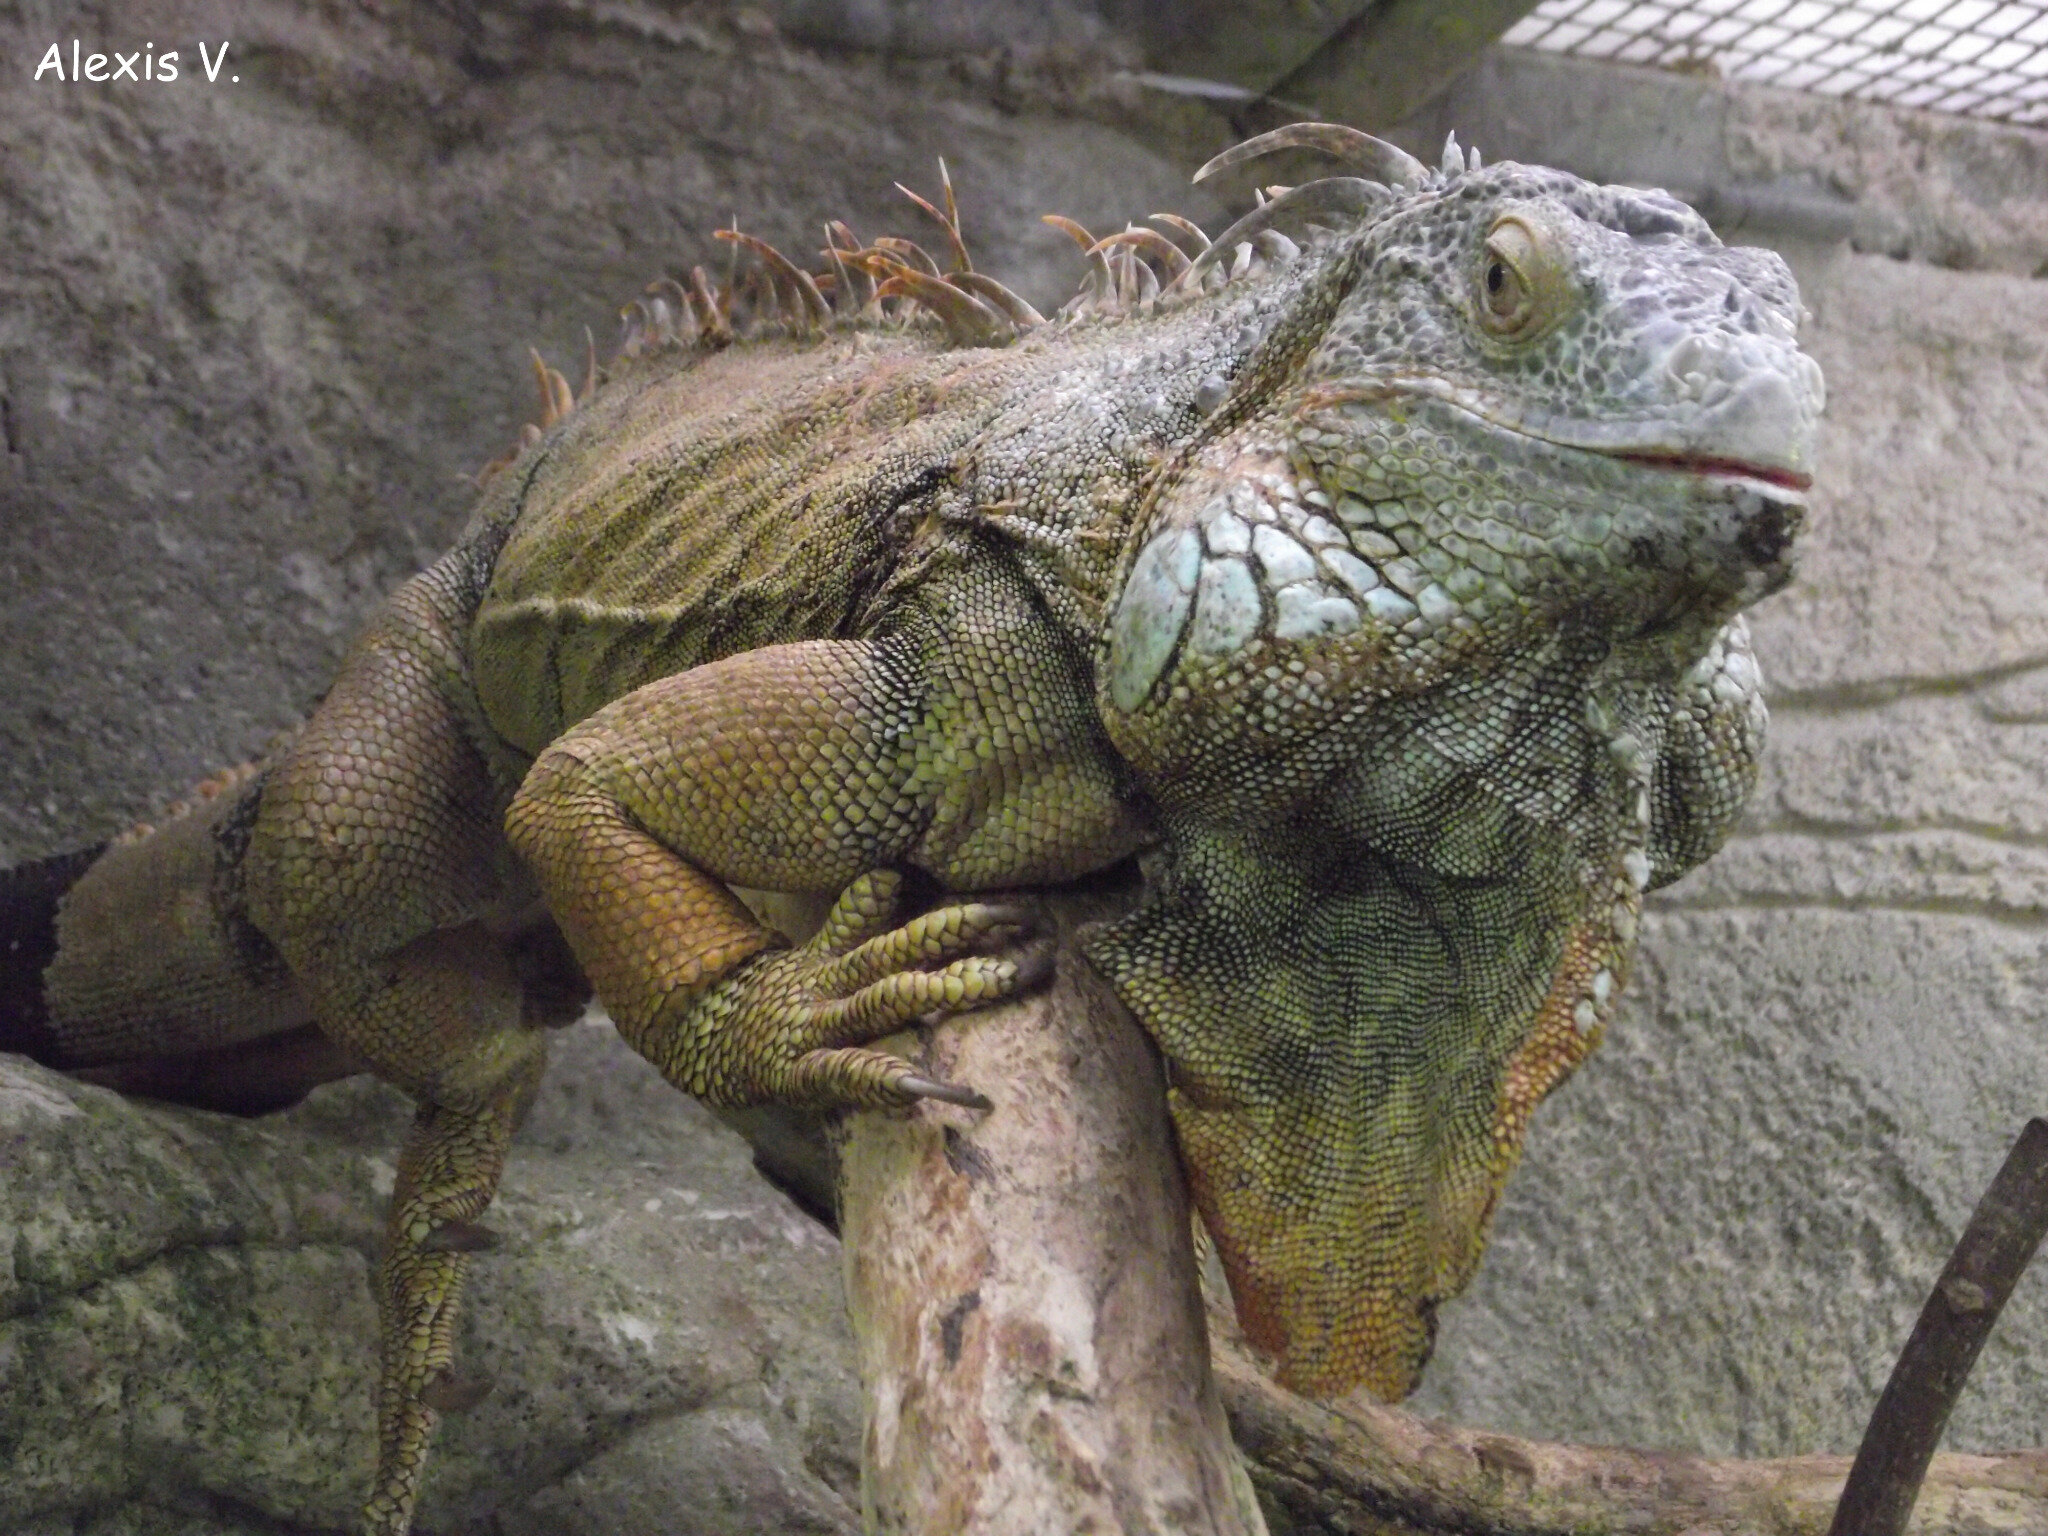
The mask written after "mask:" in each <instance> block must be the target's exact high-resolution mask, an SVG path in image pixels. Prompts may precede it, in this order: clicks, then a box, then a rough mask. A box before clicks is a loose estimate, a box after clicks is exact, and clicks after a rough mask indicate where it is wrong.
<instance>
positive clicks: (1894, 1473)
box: [1828, 1120, 2048, 1536]
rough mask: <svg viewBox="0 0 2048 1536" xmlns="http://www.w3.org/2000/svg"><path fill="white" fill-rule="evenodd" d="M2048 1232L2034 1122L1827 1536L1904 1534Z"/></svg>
mask: <svg viewBox="0 0 2048 1536" xmlns="http://www.w3.org/2000/svg"><path fill="white" fill-rule="evenodd" d="M2044 1234H2048V1120H2029V1121H2028V1122H2027V1124H2026V1129H2024V1130H2023V1131H2021V1132H2020V1136H2019V1140H2018V1141H2016V1142H2014V1143H2013V1147H2012V1151H2010V1152H2009V1153H2007V1154H2006V1158H2005V1163H2004V1166H2002V1167H2001V1168H2000V1169H1999V1170H1998V1176H1997V1177H1996V1178H1994V1179H1993V1180H1992V1181H1991V1187H1990V1188H1989V1189H1987V1190H1985V1191H1984V1198H1983V1199H1981V1200H1979V1201H1978V1202H1977V1209H1976V1210H1975V1211H1973V1212H1971V1214H1970V1221H1969V1225H1968V1226H1966V1227H1964V1229H1963V1235H1962V1237H1961V1238H1960V1239H1958V1240H1957V1242H1956V1246H1955V1251H1954V1252H1953V1253H1952V1254H1950V1255H1949V1261H1948V1263H1947V1265H1945V1266H1944V1267H1943V1269H1942V1271H1941V1277H1940V1278H1939V1279H1938V1280H1936V1281H1935V1282H1934V1290H1933V1292H1932V1294H1930V1295H1929V1296H1928V1298H1927V1305H1926V1306H1925V1307H1923V1308H1922V1309H1921V1311H1920V1320H1919V1321H1918V1322H1917V1323H1915V1324H1914V1326H1913V1334H1912V1337H1911V1338H1909V1339H1907V1340H1906V1347H1905V1349H1904V1350H1903V1351H1902V1352H1901V1353H1900V1355H1899V1359H1898V1363H1897V1364H1895V1365H1894V1366H1893V1367H1892V1374H1891V1379H1890V1380H1889V1381H1887V1382H1886V1383H1885V1388H1884V1393H1883V1395H1882V1396H1880V1397H1879V1398H1878V1400H1877V1407H1876V1408H1875V1409H1873V1410H1872V1412H1871V1415H1870V1427H1869V1429H1867V1430H1865V1431H1864V1434H1863V1444H1862V1446H1861V1447H1860V1448H1859V1449H1858V1450H1857V1452H1856V1465H1855V1467H1854V1468H1853V1469H1852V1470H1851V1472H1850V1474H1849V1484H1848V1487H1846V1488H1845V1489H1844V1490H1843V1491H1842V1502H1841V1505H1840V1507H1839V1508H1838V1509H1837V1510H1836V1511H1835V1523H1834V1524H1833V1525H1832V1526H1830V1527H1829V1528H1828V1536H1899V1533H1900V1532H1902V1531H1904V1530H1905V1529H1906V1517H1907V1516H1908V1515H1909V1514H1911V1513H1912V1510H1913V1500H1914V1497H1915V1495H1916V1494H1917V1493H1918V1492H1919V1488H1920V1478H1921V1474H1922V1473H1924V1472H1925V1471H1926V1470H1927V1464H1928V1461H1929V1460H1930V1459H1931V1458H1932V1457H1933V1455H1934V1448H1935V1446H1936V1445H1938V1444H1940V1442H1941V1432H1942V1430H1943V1428H1945V1427H1946V1426H1947V1424H1948V1416H1949V1412H1950V1410H1951V1409H1953V1408H1954V1407H1955V1405H1956V1397H1957V1395H1958V1394H1959V1393H1961V1391H1962V1390H1963V1383H1964V1382H1965V1381H1967V1380H1968V1379H1969V1376H1970V1367H1971V1366H1973V1365H1975V1364H1976V1363H1977V1351H1978V1350H1980V1349H1982V1348H1983V1347H1984V1340H1985V1339H1986V1338H1988V1337H1989V1336H1990V1334H1991V1325H1992V1324H1993V1323H1995V1322H1997V1321H1998V1314H1999V1313H2000V1312H2001V1311H2003V1310H2004V1308H2005V1303H2006V1298H2007V1297H2009V1296H2011V1295H2012V1288H2013V1287H2014V1286H2015V1285H2016V1284H2018V1283H2019V1278H2020V1275H2021V1273H2022V1272H2023V1271H2024V1270H2025V1269H2026V1267H2027V1261H2028V1260H2030V1259H2031V1258H2033V1256H2034V1250H2035V1249H2037V1248H2039V1247H2040V1246H2041V1238H2042V1236H2043V1235H2044Z"/></svg>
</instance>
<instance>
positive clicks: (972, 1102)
mask: <svg viewBox="0 0 2048 1536" xmlns="http://www.w3.org/2000/svg"><path fill="white" fill-rule="evenodd" d="M896 1087H898V1088H900V1089H901V1090H902V1091H903V1092H905V1093H914V1094H916V1095H917V1096H918V1097H919V1098H921V1099H937V1100H938V1101H939V1102H940V1103H941V1104H958V1105H960V1106H961V1107H962V1108H963V1109H994V1108H995V1105H993V1104H991V1103H990V1102H989V1101H988V1100H987V1099H986V1098H985V1097H983V1096H982V1095H981V1094H978V1093H976V1092H975V1091H974V1090H973V1089H972V1088H963V1087H962V1086H960V1085H959V1084H958V1083H941V1082H937V1081H935V1080H934V1079H932V1078H929V1077H919V1076H918V1075H917V1074H916V1073H915V1072H907V1073H905V1074H904V1075H903V1076H902V1077H899V1078H897V1079H896Z"/></svg>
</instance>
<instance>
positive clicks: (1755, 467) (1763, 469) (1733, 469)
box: [1610, 452, 1813, 495]
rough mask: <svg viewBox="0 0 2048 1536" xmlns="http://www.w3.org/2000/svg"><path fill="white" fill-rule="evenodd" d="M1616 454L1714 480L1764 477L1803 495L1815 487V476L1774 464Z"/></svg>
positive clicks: (1679, 455) (1768, 482)
mask: <svg viewBox="0 0 2048 1536" xmlns="http://www.w3.org/2000/svg"><path fill="white" fill-rule="evenodd" d="M1610 457H1612V458H1617V459H1622V460H1624V461H1626V462H1627V463H1630V464H1647V465H1649V466H1650V468H1652V469H1670V470H1678V471H1682V472H1684V473H1687V474H1694V475H1700V476H1702V477H1704V478H1706V479H1710V480H1760V481H1762V482H1763V483H1764V484H1765V485H1773V486H1776V487H1778V489H1780V490H1785V491H1792V492H1795V493H1797V494H1800V495H1803V494H1805V493H1806V492H1807V491H1809V490H1811V489H1812V488H1813V476H1811V475H1805V474H1801V473H1799V471H1797V470H1792V469H1784V468H1781V467H1779V466H1777V465H1774V464H1751V463H1748V462H1745V461H1744V460H1741V459H1717V458H1709V457H1704V456H1698V455H1693V454H1682V453H1655V452H1637V453H1615V454H1612V455H1610Z"/></svg>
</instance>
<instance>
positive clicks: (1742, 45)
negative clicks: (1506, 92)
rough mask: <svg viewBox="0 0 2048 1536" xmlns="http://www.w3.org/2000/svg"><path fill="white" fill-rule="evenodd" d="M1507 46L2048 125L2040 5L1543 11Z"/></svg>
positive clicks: (1827, 3) (1558, 4)
mask: <svg viewBox="0 0 2048 1536" xmlns="http://www.w3.org/2000/svg"><path fill="white" fill-rule="evenodd" d="M1501 41H1502V42H1506V43H1520V44H1524V45H1526V46H1528V47H1533V48H1542V49H1547V50H1549V51H1550V52H1553V53H1569V54H1575V55H1578V56H1580V57H1582V58H1593V59H1613V60H1616V61H1618V62H1620V63H1625V64H1652V65H1658V66H1661V67H1663V68H1666V69H1679V70H1688V71H1693V72H1697V73H1701V74H1718V75H1725V76H1728V77H1730V78H1734V79H1740V80H1753V81H1756V82H1758V83H1760V84H1770V85H1779V86H1787V87H1791V88H1793V89H1796V90H1803V91H1820V92H1824V93H1826V94H1828V95H1832V96H1856V97H1861V98H1863V99H1865V100H1868V101H1885V102H1891V103H1894V104H1895V105H1898V106H1906V107H1925V108H1928V109H1930V110H1932V111H1936V112H1959V113H1963V114H1966V115H1968V116H1971V117H1983V118H1990V119H1992V120H1993V121H1997V122H2009V123H2021V124H2027V125H2031V126H2036V127H2041V126H2048V4H2043V3H2038V0H2037V3H2034V4H2018V5H2015V4H1999V3H1997V0H1674V3H1666V4H1654V5H1652V4H1636V3H1633V0H1543V3H1542V4H1540V5H1538V6H1537V7H1536V9H1535V10H1533V11H1531V12H1530V13H1529V14H1528V15H1527V16H1524V17H1523V18H1522V19H1521V20H1520V21H1518V22H1516V23H1515V25H1514V26H1513V27H1511V28H1510V29H1509V30H1508V32H1507V34H1506V35H1505V36H1504V37H1503V38H1502V39H1501Z"/></svg>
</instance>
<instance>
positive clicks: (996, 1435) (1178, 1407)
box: [746, 893, 2048, 1536]
mask: <svg viewBox="0 0 2048 1536" xmlns="http://www.w3.org/2000/svg"><path fill="white" fill-rule="evenodd" d="M747 894H748V896H749V899H750V900H753V899H755V897H754V893H747ZM1126 896H1127V893H1126ZM1121 899H1125V898H1119V897H1114V896H1107V897H1097V898H1088V897H1080V896H1076V895H1072V894H1064V895H1060V896H1056V897H1054V898H1052V899H1051V900H1050V901H1049V903H1048V906H1049V908H1050V910H1051V911H1052V913H1053V914H1054V916H1055V917H1056V918H1057V920H1058V922H1059V924H1060V927H1061V934H1062V948H1061V953H1060V964H1059V979H1058V981H1057V982H1056V984H1055V985H1054V987H1053V988H1052V989H1051V990H1050V991H1049V992H1044V993H1040V994H1037V995H1035V996H1033V997H1030V998H1026V999H1023V1000H1021V1001H1019V1002H1017V1003H1014V1004H1011V1005H1008V1006H1006V1007H1003V1008H1000V1009H991V1010H988V1011H986V1012H982V1013H975V1014H970V1015H967V1016H964V1017H962V1018H960V1019H958V1020H955V1021H953V1022H950V1023H948V1024H946V1025H944V1026H943V1027H941V1028H940V1029H938V1030H937V1031H935V1032H934V1033H933V1037H932V1039H931V1041H930V1043H929V1045H928V1047H927V1051H928V1055H927V1058H926V1060H927V1065H928V1068H929V1070H931V1071H932V1073H933V1074H934V1075H936V1076H939V1077H943V1078H949V1079H952V1080H954V1081H958V1082H964V1083H967V1084H970V1085H971V1086H973V1087H976V1088H979V1089H981V1090H982V1091H983V1092H984V1093H986V1094H987V1095H988V1096H989V1097H990V1098H991V1099H993V1100H994V1101H995V1106H996V1107H995V1108H994V1109H993V1110H991V1111H989V1112H987V1113H986V1114H974V1113H969V1112H966V1111H962V1110H958V1109H954V1108H952V1107H949V1106H942V1105H929V1104H928V1105H925V1106H922V1107H921V1108H920V1109H919V1110H918V1111H917V1112H916V1114H914V1115H913V1116H911V1117H909V1118H907V1119H901V1118H885V1117H882V1116H876V1115H864V1116H859V1117H856V1118H855V1120H854V1122H853V1123H852V1125H851V1126H850V1128H849V1129H848V1130H847V1132H846V1133H845V1135H844V1139H843V1144H842V1146H841V1149H840V1159H839V1162H840V1169H839V1178H840V1184H839V1208H840V1224H841V1235H842V1237H843V1239H844V1254H845V1263H846V1275H847V1300H848V1305H849V1310H850V1311H851V1313H852V1316H853V1327H854V1334H855V1338H856V1346H857V1350H858V1355H859V1360H860V1368H861V1376H862V1384H863V1391H864V1394H865V1397H866V1404H867V1419H868V1422H867V1429H866V1434H865V1436H864V1441H863V1461H864V1465H863V1469H862V1480H863V1499H864V1503H865V1506H866V1508H865V1515H866V1521H867V1528H868V1529H869V1530H870V1531H873V1532H884V1533H891V1536H898V1533H900V1536H938V1533H940V1532H947V1533H951V1532H958V1531H973V1532H975V1533H977V1536H984V1533H985V1536H1013V1533H1014V1536H1041V1533H1044V1532H1052V1531H1060V1532H1064V1531H1079V1530H1100V1531H1104V1532H1121V1533H1153V1532H1158V1533H1167V1532H1172V1533H1176V1536H1178V1533H1183V1532H1185V1533H1197V1536H1209V1533H1212V1532H1213V1533H1217V1536H1225V1533H1227V1536H1239V1533H1243V1536H1256V1533H1260V1532H1264V1531H1267V1530H1268V1526H1267V1525H1266V1524H1265V1523H1264V1522H1265V1521H1270V1522H1271V1526H1270V1531H1271V1536H1324V1533H1327V1536H1340V1533H1341V1536H1355V1533H1361V1532H1370V1533H1373V1536H1578V1533H1582V1532H1586V1531H1600V1530H1614V1531H1623V1530H1625V1531H1628V1532H1631V1533H1633V1536H1762V1533H1770V1536H1822V1533H1823V1532H1826V1531H1827V1530H1828V1529H1829V1522H1830V1519H1831V1517H1832V1516H1833V1514H1834V1511H1835V1508H1836V1503H1837V1501H1838V1499H1840V1498H1841V1496H1842V1491H1843V1485H1844V1481H1845V1479H1846V1478H1847V1475H1848V1472H1849V1466H1850V1463H1849V1459H1848V1458H1847V1457H1841V1456H1806V1457H1794V1458H1789V1459H1784V1460H1776V1461H1733V1460H1715V1459H1712V1458H1708V1457H1703V1456H1689V1455H1683V1454H1679V1453H1675V1452H1656V1451H1639V1450H1631V1449H1627V1448H1619V1447H1605V1446H1572V1445H1555V1444H1546V1443H1543V1442H1540V1441H1533V1440H1523V1439H1519V1438H1516V1437H1514V1436H1511V1435H1501V1434H1493V1433H1489V1432H1487V1431H1485V1430H1477V1429H1467V1428H1462V1427H1458V1426H1454V1425H1446V1424H1438V1423H1433V1422H1431V1421H1428V1420H1425V1419H1420V1418H1416V1417H1415V1416H1413V1415H1411V1414H1407V1413H1404V1412H1402V1411H1400V1410H1399V1409H1396V1408H1389V1407H1383V1406H1379V1405H1375V1404H1369V1403H1360V1402H1356V1401H1351V1402H1346V1403H1344V1404H1342V1405H1339V1406H1329V1405H1324V1404H1319V1403H1314V1402H1311V1401H1309V1400H1307V1399H1306V1398H1302V1397H1299V1396H1297V1395H1296V1394H1294V1393H1292V1392H1289V1391H1286V1390H1285V1389H1283V1388H1281V1387H1279V1386H1277V1385H1275V1384H1274V1383H1273V1382H1272V1381H1271V1380H1270V1379H1269V1378H1268V1376H1267V1375H1266V1373H1265V1372H1264V1370H1263V1369H1262V1368H1261V1367H1260V1366H1258V1365H1257V1364H1255V1363H1254V1362H1253V1361H1252V1360H1251V1358H1250V1357H1249V1356H1248V1355H1246V1354H1245V1352H1244V1351H1243V1350H1242V1349H1241V1348H1240V1347H1239V1346H1238V1345H1237V1343H1236V1342H1235V1341H1234V1329H1233V1328H1232V1326H1231V1325H1230V1323H1229V1321H1228V1317H1227V1309H1226V1310H1222V1311H1219V1312H1218V1314H1217V1315H1216V1316H1215V1317H1214V1318H1213V1319H1212V1320H1211V1323H1212V1326H1211V1327H1209V1328H1206V1329H1205V1327H1204V1317H1203V1309H1202V1304H1201V1301H1200V1299H1199V1287H1198V1285H1197V1280H1196V1276H1197V1269H1196V1264H1195V1259H1194V1254H1193V1245H1192V1242H1191V1237H1190V1222H1189V1216H1188V1205H1187V1195H1186V1190H1185V1187H1184V1186H1183V1184H1182V1181H1181V1178H1180V1175H1179V1172H1178V1167H1177V1165H1176V1163H1175V1161H1174V1158H1173V1155H1172V1138H1171V1133H1170V1130H1169V1127H1168V1123H1167V1119H1166V1111H1165V1101H1164V1093H1163V1088H1162V1084H1161V1077H1160V1071H1159V1064H1158V1060H1157V1057H1156V1056H1155V1055H1154V1053H1153V1051H1152V1049H1151V1047H1150V1045H1149V1043H1148V1042H1147V1041H1146V1040H1145V1038H1144V1036H1143V1034H1142V1032H1141V1031H1140V1030H1139V1028H1138V1026H1137V1024H1136V1022H1135V1021H1134V1020H1132V1019H1131V1017H1130V1015H1129V1014H1128V1013H1127V1012H1126V1011H1125V1010H1124V1009H1123V1007H1122V1006H1121V1005H1120V1004H1119V1003H1118V1002H1117V1000H1116V998H1115V996H1114V994H1112V993H1111V992H1110V991H1109V989H1108V988H1107V987H1106V986H1105V985H1104V984H1103V983H1102V982H1101V981H1100V980H1099V979H1098V978H1097V977H1096V976H1095V975H1094V973H1093V971H1092V970H1090V969H1089V968H1088V967H1087V965H1086V962H1085V961H1084V960H1083V959H1082V958H1081V957H1080V956H1079V955H1078V954H1077V953H1076V952H1075V951H1074V949H1073V947H1072V942H1071V938H1072V933H1073V929H1074V928H1075V927H1076V926H1077V925H1078V924H1080V923H1081V922H1084V921H1087V920H1089V919H1091V918H1099V917H1102V916H1105V915H1109V914H1111V913H1113V912H1114V911H1116V910H1119V902H1120V900H1121ZM759 904H761V903H757V905H759ZM766 910H767V912H768V915H769V918H770V920H771V921H775V922H776V923H777V925H778V926H780V927H783V928H784V929H785V931H789V932H792V933H795V934H802V933H805V932H807V931H808V930H809V928H811V927H814V926H815V922H816V917H817V916H818V915H820V914H821V912H822V908H820V909H819V912H818V913H812V914H810V915H809V916H808V918H806V917H805V916H804V915H802V914H793V913H792V911H791V909H789V908H788V907H786V906H785V907H784V908H782V909H780V910H777V909H775V908H774V907H773V906H772V904H768V905H767V906H766ZM746 1129H747V1132H748V1134H749V1135H750V1136H754V1137H756V1138H757V1140H758V1138H759V1133H760V1129H761V1128H760V1127H757V1126H751V1125H749V1126H748V1127H746ZM785 1143H787V1144H785ZM802 1144H803V1138H802V1137H801V1136H795V1137H793V1138H792V1137H788V1136H785V1137H784V1138H783V1140H782V1141H770V1142H769V1143H767V1144H766V1150H764V1151H763V1153H762V1157H763V1158H764V1159H765V1161H766V1162H767V1163H768V1164H770V1165H772V1167H773V1168H775V1169H778V1170H780V1174H779V1176H780V1177H782V1178H783V1179H784V1180H785V1182H788V1183H792V1184H794V1185H796V1186H798V1187H801V1188H805V1189H807V1190H810V1191H811V1197H812V1198H813V1199H814V1201H815V1200H816V1198H817V1193H818V1191H819V1190H821V1189H822V1188H823V1187H824V1186H823V1185H822V1184H821V1182H820V1180H821V1179H822V1178H825V1177H828V1176H829V1170H830V1168H831V1166H832V1164H831V1159H830V1158H828V1157H826V1156H824V1155H823V1154H822V1152H820V1151H818V1150H811V1151H804V1150H802ZM791 1146H796V1147H798V1149H799V1150H798V1151H797V1152H795V1153H792V1152H791V1150H790V1148H791ZM2002 1177H2003V1176H2002ZM1974 1226H1975V1223H1974V1221H1973V1229H1974ZM1952 1267H1953V1266H1952ZM1973 1273H1974V1271H1973ZM1945 1278H1946V1277H1945ZM1211 1334H1213V1335H1214V1348H1213V1355H1212V1353H1211ZM1226 1410H1227V1422H1226V1417H1225V1415H1226ZM1233 1434H1234V1436H1235V1442H1236V1447H1237V1449H1236V1450H1233V1448H1232V1444H1231V1439H1230V1437H1231V1435H1233ZM1239 1451H1241V1452H1242V1456H1243V1461H1240V1460H1239V1455H1238V1452H1239ZM1247 1470H1248V1472H1249V1478H1247V1475H1246V1474H1247ZM1254 1487H1255V1488H1256V1496H1257V1504H1258V1505H1259V1506H1263V1510H1264V1516H1263V1519H1262V1516H1261V1513H1260V1509H1259V1508H1258V1507H1255V1506H1254V1504H1253V1493H1252V1490H1253V1488H1254ZM1852 1528H1853V1529H1857V1533H1858V1536H1864V1533H1863V1531H1862V1530H1861V1528H1854V1527H1852ZM1906 1529H1907V1530H1908V1531H1909V1532H1910V1533H1911V1536H2000V1533H2012V1536H2021V1533H2029V1536H2038V1533H2040V1532H2043V1531H2048V1450H2043V1451H2025V1452H2016V1453H2012V1454H2009V1455H1999V1456H1956V1455H1945V1456H1936V1457H1934V1458H1933V1461H1932V1464H1931V1466H1930V1467H1929V1469H1928V1471H1927V1474H1926V1479H1925V1482H1924V1484H1923V1485H1922V1488H1921V1492H1920V1497H1919V1503H1918V1505H1917V1507H1915V1509H1914V1511H1913V1518H1912V1521H1911V1523H1910V1525H1909V1526H1907V1527H1906Z"/></svg>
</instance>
